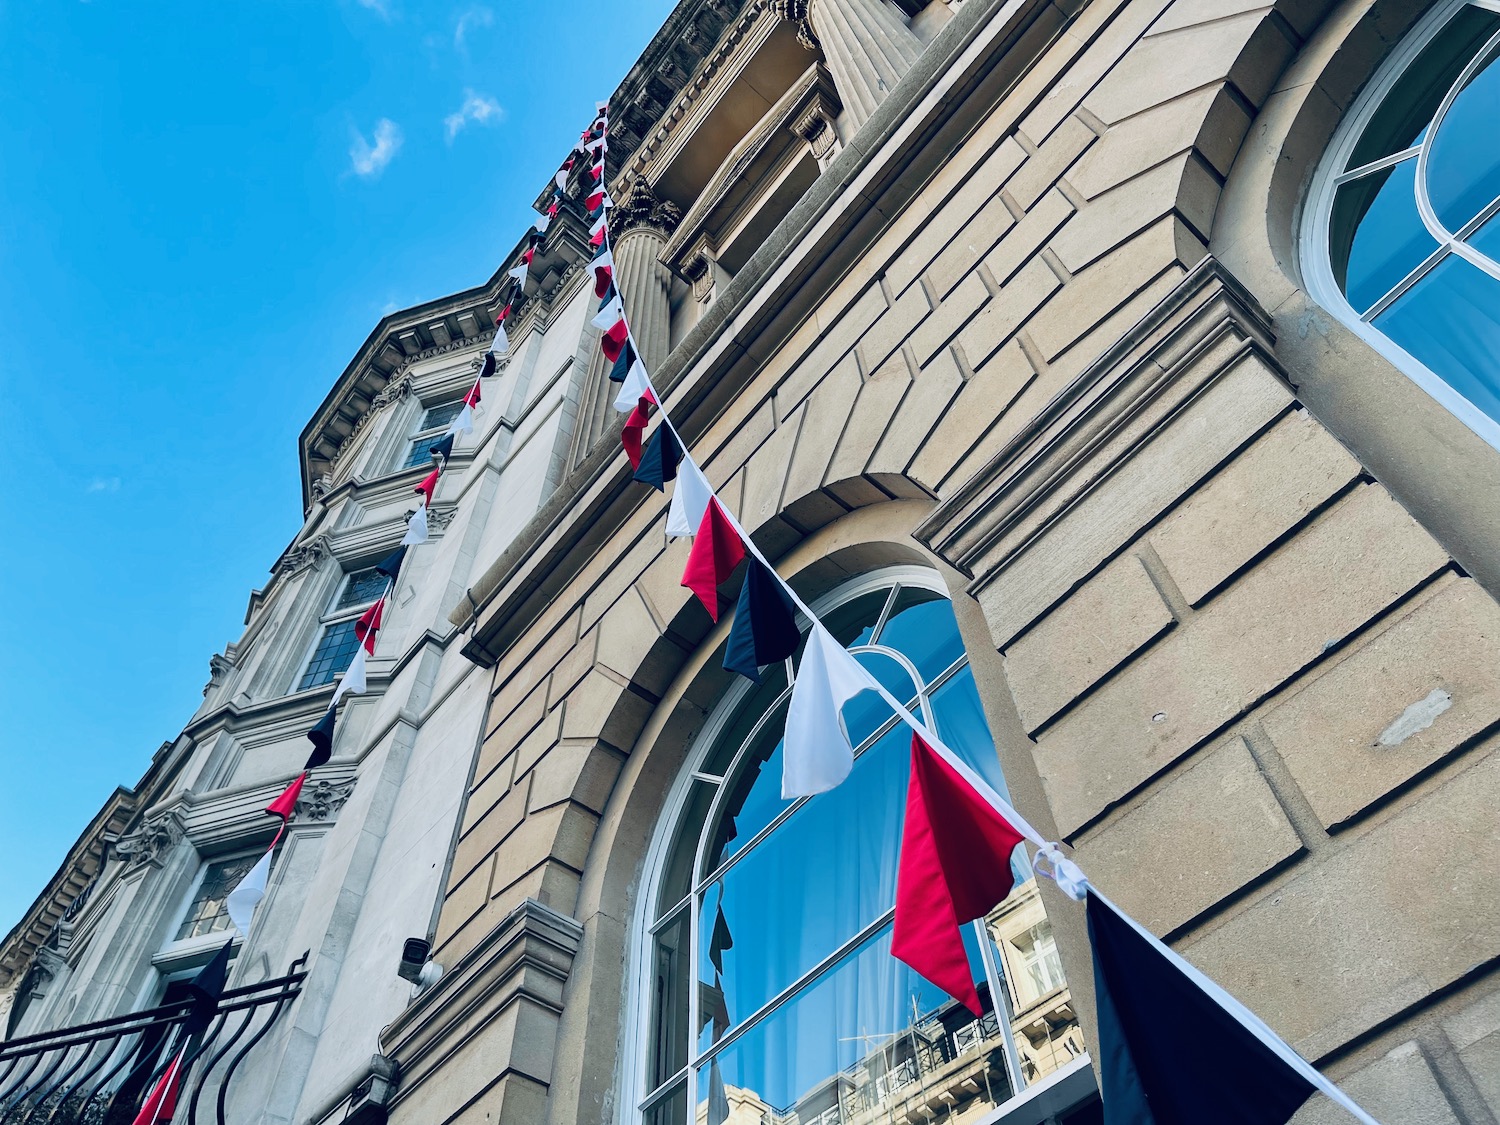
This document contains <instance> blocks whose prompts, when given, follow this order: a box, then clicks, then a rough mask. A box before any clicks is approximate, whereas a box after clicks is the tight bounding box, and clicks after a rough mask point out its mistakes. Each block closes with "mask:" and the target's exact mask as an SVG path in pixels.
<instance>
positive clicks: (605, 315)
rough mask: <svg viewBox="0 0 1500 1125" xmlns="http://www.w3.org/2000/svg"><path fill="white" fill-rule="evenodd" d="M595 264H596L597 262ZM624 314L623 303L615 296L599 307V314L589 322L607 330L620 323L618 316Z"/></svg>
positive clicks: (604, 330)
mask: <svg viewBox="0 0 1500 1125" xmlns="http://www.w3.org/2000/svg"><path fill="white" fill-rule="evenodd" d="M595 264H596V265H597V262H596V263H595ZM624 315H625V305H624V304H623V303H622V302H621V300H620V298H619V297H618V296H616V297H615V299H614V300H612V301H610V302H609V304H607V305H605V306H604V307H603V308H602V309H600V310H599V314H598V315H597V316H595V317H594V319H593V320H592V321H590V322H589V323H591V324H592V325H593V326H594V327H595V328H597V329H599V330H600V331H602V332H608V331H609V330H610V329H611V328H613V327H614V326H615V325H616V324H618V323H620V318H621V317H622V316H624Z"/></svg>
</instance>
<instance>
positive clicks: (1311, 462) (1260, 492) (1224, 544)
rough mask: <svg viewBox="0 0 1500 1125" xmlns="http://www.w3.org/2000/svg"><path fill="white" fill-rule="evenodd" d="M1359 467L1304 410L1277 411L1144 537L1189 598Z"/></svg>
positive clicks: (1196, 600) (1194, 599)
mask: <svg viewBox="0 0 1500 1125" xmlns="http://www.w3.org/2000/svg"><path fill="white" fill-rule="evenodd" d="M1359 473H1360V466H1359V462H1358V461H1356V460H1355V459H1354V458H1353V457H1351V456H1350V455H1349V453H1348V452H1347V451H1346V450H1345V449H1344V447H1343V446H1341V445H1340V444H1339V443H1338V442H1337V441H1335V440H1334V438H1333V437H1332V435H1330V434H1329V433H1328V431H1327V430H1325V429H1324V428H1323V427H1322V426H1321V425H1320V424H1318V423H1317V422H1315V421H1314V420H1313V419H1312V417H1311V416H1310V415H1308V414H1307V412H1306V411H1302V410H1299V411H1297V412H1295V413H1293V414H1289V415H1288V416H1287V417H1285V418H1283V419H1281V421H1279V422H1277V423H1276V425H1274V426H1272V427H1271V428H1270V429H1269V430H1267V431H1266V432H1265V433H1264V434H1262V435H1261V436H1260V437H1259V438H1257V439H1256V440H1255V442H1254V444H1252V445H1251V446H1250V447H1249V448H1248V449H1246V450H1245V451H1244V452H1243V453H1241V454H1240V455H1239V456H1238V457H1236V458H1235V459H1234V460H1233V461H1231V462H1229V464H1227V465H1225V466H1224V467H1223V468H1222V469H1220V470H1219V472H1218V473H1216V474H1215V475H1214V476H1213V477H1212V478H1211V479H1210V480H1209V481H1208V483H1206V484H1205V485H1203V487H1202V488H1200V489H1199V490H1198V491H1197V492H1195V493H1194V494H1193V495H1192V496H1190V497H1189V498H1188V499H1187V501H1186V502H1185V503H1184V504H1183V505H1182V506H1181V507H1179V508H1178V509H1177V510H1176V511H1174V512H1173V513H1172V514H1171V515H1169V516H1168V517H1167V518H1166V519H1164V520H1163V521H1162V522H1161V525H1160V526H1159V527H1157V528H1156V529H1155V530H1154V531H1152V532H1151V534H1150V536H1148V540H1147V541H1148V542H1149V543H1150V544H1151V546H1152V547H1153V548H1154V549H1155V551H1156V553H1157V555H1158V557H1160V559H1161V561H1162V562H1163V564H1165V566H1166V568H1167V570H1168V572H1169V573H1170V574H1171V576H1172V581H1173V582H1175V583H1176V585H1177V588H1178V589H1179V590H1181V591H1182V595H1183V597H1185V598H1187V600H1188V601H1189V603H1191V604H1192V605H1195V606H1196V605H1200V604H1202V603H1203V602H1204V601H1205V600H1206V599H1207V598H1208V597H1209V596H1210V595H1211V594H1212V593H1213V592H1214V591H1215V590H1217V589H1218V588H1219V587H1220V586H1221V585H1223V584H1224V583H1225V582H1227V581H1228V580H1229V579H1230V578H1232V577H1233V576H1234V575H1235V574H1236V573H1237V572H1238V571H1239V570H1240V569H1241V568H1242V567H1244V566H1245V565H1246V564H1248V563H1249V562H1250V561H1251V560H1252V559H1254V558H1255V556H1256V555H1258V554H1260V552H1261V551H1263V550H1264V549H1265V548H1266V547H1267V546H1269V545H1270V544H1271V543H1274V542H1275V541H1276V540H1277V539H1279V538H1280V537H1281V536H1282V535H1284V534H1286V533H1287V532H1288V531H1290V530H1291V529H1292V528H1294V527H1296V526H1297V525H1298V524H1299V523H1301V522H1302V521H1303V520H1304V519H1306V518H1307V516H1309V515H1310V514H1311V513H1312V512H1313V511H1315V510H1316V509H1317V508H1319V507H1320V506H1321V505H1323V504H1324V503H1326V502H1327V501H1328V499H1329V498H1330V497H1332V496H1334V495H1335V494H1336V493H1338V492H1339V491H1340V490H1341V489H1343V488H1344V487H1345V486H1346V485H1348V484H1350V483H1351V482H1353V481H1354V480H1355V479H1356V478H1357V477H1358V476H1359Z"/></svg>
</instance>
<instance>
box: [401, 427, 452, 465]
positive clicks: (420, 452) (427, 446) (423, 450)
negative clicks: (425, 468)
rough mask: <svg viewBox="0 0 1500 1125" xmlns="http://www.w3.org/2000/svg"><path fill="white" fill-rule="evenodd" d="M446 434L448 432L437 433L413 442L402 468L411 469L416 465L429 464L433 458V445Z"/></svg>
mask: <svg viewBox="0 0 1500 1125" xmlns="http://www.w3.org/2000/svg"><path fill="white" fill-rule="evenodd" d="M446 436H447V435H446V434H443V433H437V434H428V435H427V436H426V437H422V438H417V439H416V440H415V441H413V442H412V443H411V449H410V450H408V451H407V454H406V464H405V465H403V466H402V468H406V469H410V468H411V467H412V466H414V465H425V464H427V463H428V462H429V461H431V460H432V447H433V446H434V445H436V444H437V443H438V442H440V441H442V440H443V438H444V437H446Z"/></svg>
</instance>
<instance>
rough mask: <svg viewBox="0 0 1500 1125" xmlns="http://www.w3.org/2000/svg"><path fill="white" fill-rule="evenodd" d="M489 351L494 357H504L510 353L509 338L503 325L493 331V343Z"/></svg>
mask: <svg viewBox="0 0 1500 1125" xmlns="http://www.w3.org/2000/svg"><path fill="white" fill-rule="evenodd" d="M490 351H492V352H494V353H495V354H496V355H504V354H505V353H506V352H508V351H510V337H509V336H507V335H506V334H505V325H503V324H502V325H501V326H500V327H499V328H497V329H495V342H494V343H492V344H491V345H490Z"/></svg>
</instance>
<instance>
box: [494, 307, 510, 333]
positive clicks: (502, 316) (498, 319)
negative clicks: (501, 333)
mask: <svg viewBox="0 0 1500 1125" xmlns="http://www.w3.org/2000/svg"><path fill="white" fill-rule="evenodd" d="M509 316H510V306H509V305H506V306H505V307H504V308H503V309H501V310H500V311H499V312H497V313H496V314H495V323H496V324H498V325H499V326H500V327H502V328H503V327H505V321H506V319H507V318H508V317H509Z"/></svg>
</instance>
